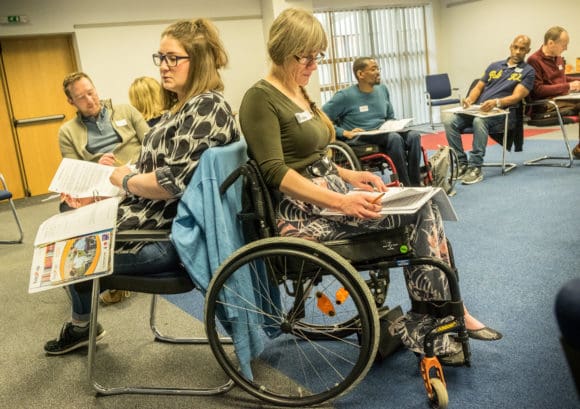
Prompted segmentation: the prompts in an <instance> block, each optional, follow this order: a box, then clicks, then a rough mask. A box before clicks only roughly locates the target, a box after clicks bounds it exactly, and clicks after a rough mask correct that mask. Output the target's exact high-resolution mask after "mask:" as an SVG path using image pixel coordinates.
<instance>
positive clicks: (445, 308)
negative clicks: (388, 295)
mask: <svg viewBox="0 0 580 409" xmlns="http://www.w3.org/2000/svg"><path fill="white" fill-rule="evenodd" d="M411 311H413V312H415V313H417V314H429V315H432V316H434V317H435V318H444V317H447V316H449V315H452V316H454V317H462V316H463V315H464V310H463V301H417V300H414V299H412V300H411Z"/></svg>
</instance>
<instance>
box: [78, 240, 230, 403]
mask: <svg viewBox="0 0 580 409" xmlns="http://www.w3.org/2000/svg"><path fill="white" fill-rule="evenodd" d="M168 239H169V232H159V231H157V232H153V231H150V232H143V231H133V232H131V231H129V232H124V233H121V234H117V239H116V240H117V241H135V240H140V241H154V240H168ZM101 286H103V287H106V288H115V289H117V290H121V291H132V292H140V293H146V294H151V295H152V298H151V307H150V311H149V325H150V328H151V331H152V332H153V335H154V340H155V341H162V342H169V343H174V344H207V343H208V342H207V338H205V337H200V338H176V337H173V336H169V335H164V334H162V333H161V332H160V331H159V330H158V328H157V326H156V311H157V300H158V295H160V294H164V295H166V294H183V293H188V292H190V291H193V290H194V289H195V285H194V284H193V282H192V280H191V278H190V277H189V274H188V273H187V272H186V271H185V269H176V270H174V271H160V272H159V273H158V274H155V275H149V276H146V277H144V276H135V275H120V274H114V275H110V276H105V277H103V278H100V279H97V280H94V282H93V293H92V301H91V302H92V304H91V319H90V330H89V353H88V375H89V382H90V383H91V385H92V387H93V389H94V390H95V391H96V392H97V394H98V395H120V394H146V395H153V394H155V395H193V396H200V395H201V396H207V395H217V394H221V393H225V392H227V391H229V390H230V389H231V388H232V387H233V386H234V383H233V381H231V380H228V381H227V382H226V383H224V384H223V385H219V386H216V387H213V388H211V387H210V388H184V387H158V386H154V387H152V386H104V385H103V384H101V383H100V382H99V381H97V380H96V378H95V360H96V340H97V329H96V328H97V319H98V310H99V293H100V288H101ZM223 342H225V343H228V342H231V340H224V341H223Z"/></svg>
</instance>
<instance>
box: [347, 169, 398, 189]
mask: <svg viewBox="0 0 580 409" xmlns="http://www.w3.org/2000/svg"><path fill="white" fill-rule="evenodd" d="M338 172H339V175H340V177H341V178H343V179H344V180H345V181H346V182H347V183H350V184H351V185H352V186H353V187H355V188H357V189H361V190H366V191H368V192H372V191H373V190H377V191H379V192H386V191H387V186H386V185H385V182H383V179H381V177H380V176H378V175H375V174H374V173H371V172H366V171H364V172H357V171H354V170H349V169H344V168H338Z"/></svg>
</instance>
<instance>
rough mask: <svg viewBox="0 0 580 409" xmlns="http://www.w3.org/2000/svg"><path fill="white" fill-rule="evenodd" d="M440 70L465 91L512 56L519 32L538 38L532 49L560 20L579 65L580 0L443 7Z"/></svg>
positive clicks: (570, 55)
mask: <svg viewBox="0 0 580 409" xmlns="http://www.w3.org/2000/svg"><path fill="white" fill-rule="evenodd" d="M439 11H440V12H439V18H440V19H439V21H438V23H439V26H440V27H439V28H440V29H439V30H438V34H439V35H440V37H439V38H438V41H437V44H438V52H437V60H438V71H437V72H448V73H449V76H450V78H451V81H452V83H453V85H454V86H457V87H459V88H461V89H462V95H465V92H466V91H467V87H468V86H469V84H470V83H471V81H472V80H473V79H474V78H476V77H478V76H480V75H482V74H483V71H484V70H485V68H486V67H487V65H489V63H491V62H492V61H498V60H501V59H504V58H507V57H508V56H509V45H510V43H511V41H512V40H513V39H514V38H515V37H516V35H518V34H526V35H528V36H530V37H531V39H532V51H531V52H530V53H532V52H535V51H536V50H538V48H540V46H541V45H542V43H543V41H544V33H545V32H546V30H548V28H550V27H552V26H555V25H559V26H562V27H564V28H565V29H566V30H567V31H568V32H569V34H570V44H569V46H568V51H566V52H564V54H563V55H564V57H565V58H566V60H567V62H568V63H569V64H572V66H573V67H574V66H575V63H576V57H580V25H579V24H578V18H579V16H580V1H578V0H552V1H522V0H480V1H473V2H470V3H465V4H460V5H456V6H453V7H449V8H447V7H445V6H444V4H443V2H442V4H441V5H440V10H439Z"/></svg>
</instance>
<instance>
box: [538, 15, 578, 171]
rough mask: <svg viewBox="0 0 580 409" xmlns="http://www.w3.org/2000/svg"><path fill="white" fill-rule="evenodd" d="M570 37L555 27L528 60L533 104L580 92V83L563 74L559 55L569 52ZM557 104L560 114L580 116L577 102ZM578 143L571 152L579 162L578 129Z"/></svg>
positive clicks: (570, 101)
mask: <svg viewBox="0 0 580 409" xmlns="http://www.w3.org/2000/svg"><path fill="white" fill-rule="evenodd" d="M569 41H570V36H569V35H568V32H567V31H566V30H565V29H563V28H562V27H559V26H555V27H552V28H550V29H549V30H548V31H546V34H545V35H544V44H543V45H542V46H541V47H540V49H539V50H538V51H536V52H535V53H533V54H532V55H530V56H529V57H528V64H530V65H531V66H532V67H533V68H534V70H535V71H536V78H535V80H534V89H533V90H532V92H531V94H530V96H531V98H532V100H538V99H547V98H554V97H558V96H562V95H568V94H570V93H571V92H580V81H578V80H575V79H574V78H573V77H569V76H567V75H566V74H565V70H564V66H565V64H564V59H563V58H562V53H563V52H564V51H566V49H567V48H568V42H569ZM556 104H557V105H558V108H559V109H560V111H573V112H574V113H576V114H578V113H579V112H580V99H578V98H576V99H558V100H556ZM553 110H555V108H554V107H553V106H552V105H546V108H545V109H544V111H545V112H550V111H553ZM578 138H579V142H578V145H576V147H575V148H574V151H573V153H574V156H575V157H576V158H579V159H580V127H579V132H578Z"/></svg>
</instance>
